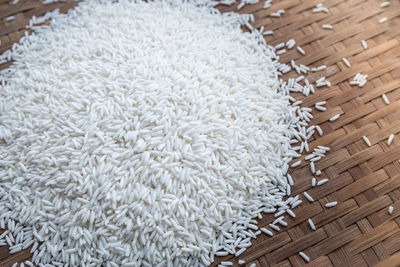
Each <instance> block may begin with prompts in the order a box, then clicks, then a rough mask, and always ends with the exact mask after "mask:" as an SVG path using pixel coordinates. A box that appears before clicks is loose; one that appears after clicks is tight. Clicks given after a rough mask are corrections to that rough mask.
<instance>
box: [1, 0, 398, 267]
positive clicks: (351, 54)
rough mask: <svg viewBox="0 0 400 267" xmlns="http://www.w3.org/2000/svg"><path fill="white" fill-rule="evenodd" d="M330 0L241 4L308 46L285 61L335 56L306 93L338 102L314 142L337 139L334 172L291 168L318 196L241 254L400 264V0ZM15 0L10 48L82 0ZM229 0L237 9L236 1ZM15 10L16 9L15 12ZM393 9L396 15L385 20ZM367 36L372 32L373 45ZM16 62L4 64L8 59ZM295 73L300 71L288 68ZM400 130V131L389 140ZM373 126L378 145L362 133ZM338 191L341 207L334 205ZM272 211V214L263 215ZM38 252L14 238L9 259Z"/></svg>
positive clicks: (266, 261) (5, 8)
mask: <svg viewBox="0 0 400 267" xmlns="http://www.w3.org/2000/svg"><path fill="white" fill-rule="evenodd" d="M321 1H322V0H282V1H278V0H274V1H273V5H272V7H271V8H269V9H263V8H262V6H263V2H264V1H263V0H261V1H260V2H261V3H259V4H256V5H246V6H245V7H244V8H243V9H242V10H240V12H241V13H253V14H254V16H255V18H256V21H255V23H254V24H253V25H254V26H255V27H257V28H258V27H261V26H265V29H266V30H273V31H274V35H273V36H266V41H267V42H268V43H269V44H271V45H277V44H279V43H281V42H285V41H287V40H289V39H290V38H294V39H295V40H296V42H297V45H301V47H302V48H303V49H304V50H305V51H306V55H305V56H302V55H301V54H300V53H299V52H297V51H296V50H295V49H292V50H289V52H287V53H286V54H284V55H282V57H281V61H282V62H284V63H287V64H290V60H291V59H295V60H296V63H297V64H304V65H307V66H310V67H317V66H320V65H327V66H328V68H327V69H326V70H325V71H322V72H317V73H308V75H307V76H308V78H309V80H310V81H311V80H312V81H314V80H316V79H318V78H319V77H321V76H327V79H328V80H329V81H330V82H331V83H332V87H330V88H326V87H323V88H322V89H320V88H318V89H317V92H316V94H312V95H310V96H309V97H306V98H304V99H303V101H304V103H303V106H309V107H312V106H313V104H314V103H315V102H318V101H323V100H326V101H327V102H328V103H327V107H328V111H326V112H318V113H314V114H315V117H314V119H313V121H312V122H311V124H319V125H320V126H321V127H322V129H323V131H324V135H323V137H321V138H318V139H317V140H314V141H313V142H311V145H310V149H312V148H314V147H316V146H317V145H329V146H330V147H331V151H330V152H329V153H328V156H327V157H326V158H325V159H324V160H322V161H320V162H319V163H318V164H317V166H316V167H317V169H321V170H322V171H323V174H322V176H321V177H326V178H328V179H329V180H330V181H329V182H328V183H326V184H324V185H322V186H320V187H318V188H311V182H310V181H311V177H312V175H311V172H310V170H309V167H308V166H305V165H301V166H299V167H297V168H296V169H294V170H291V173H292V176H293V177H294V180H295V186H294V188H293V189H292V194H299V193H301V192H303V191H304V190H307V191H308V192H309V193H310V194H311V195H312V196H313V197H314V199H315V200H316V201H315V202H313V203H309V202H308V201H307V200H305V199H303V205H301V206H300V207H299V208H297V209H296V210H295V213H296V214H297V217H296V218H295V219H291V218H288V219H287V222H288V223H289V225H288V226H287V227H284V228H283V229H282V231H281V232H279V233H275V235H274V236H273V237H272V238H269V237H267V236H265V235H263V234H262V235H259V236H258V238H257V239H256V240H253V241H252V243H253V246H252V247H250V248H249V249H247V250H246V251H245V252H244V253H243V254H242V255H240V257H239V258H240V259H243V260H245V261H246V265H247V266H249V265H250V264H251V263H255V264H256V266H257V267H259V266H302V265H305V261H304V260H303V259H302V258H301V257H300V256H299V255H298V252H299V251H303V252H305V253H306V254H307V255H308V256H309V257H310V259H311V262H310V263H309V266H332V265H335V266H337V265H341V266H373V265H376V264H380V265H381V266H400V254H399V253H398V254H396V253H397V252H398V251H399V250H400V227H399V225H400V217H399V215H400V190H399V188H400V164H399V159H400V135H399V134H398V133H399V132H400V109H399V107H400V1H398V0H391V1H390V2H391V5H390V6H389V7H386V8H381V7H380V6H379V5H380V3H381V2H382V1H378V0H349V1H345V0H329V1H324V6H326V7H328V8H329V13H328V14H325V13H312V9H313V7H314V6H315V5H316V4H318V3H319V2H321ZM10 2H11V0H0V41H1V44H0V53H2V52H4V51H5V50H7V49H9V48H11V46H12V44H13V43H15V42H17V41H18V40H19V38H21V37H22V36H23V34H24V31H25V30H26V29H25V25H26V24H27V23H28V21H29V19H30V18H31V17H32V16H33V15H36V16H41V15H44V13H46V12H47V11H49V10H52V9H54V8H56V7H59V8H60V11H62V12H65V11H66V10H68V9H69V8H71V7H73V6H74V5H76V3H74V2H73V1H72V0H67V1H66V3H55V4H50V5H45V6H44V5H42V4H41V3H40V1H38V0H25V1H24V0H20V3H18V4H17V5H11V4H10ZM219 8H220V9H221V10H222V11H231V10H236V5H234V6H231V7H224V6H222V7H219ZM279 9H285V14H283V15H282V17H281V18H273V17H270V16H269V14H270V13H272V12H275V11H277V10H279ZM11 15H13V16H15V19H14V20H12V21H10V22H5V21H4V18H5V17H7V16H11ZM383 17H387V22H384V23H379V20H380V19H381V18H383ZM322 24H332V25H333V26H334V29H333V30H325V29H322V28H321V25H322ZM361 40H366V41H367V43H368V47H369V48H368V49H367V50H364V49H363V47H362V45H361V42H360V41H361ZM343 57H346V58H347V59H348V60H349V61H350V62H351V68H347V67H346V66H345V65H344V63H343V62H342V61H341V59H342V58H343ZM8 65H9V63H6V64H3V65H0V69H3V68H6V67H7V66H8ZM358 72H362V73H363V74H368V82H367V84H366V85H365V86H364V87H362V88H358V87H356V86H350V85H349V79H351V78H352V77H353V76H354V75H355V74H356V73H358ZM291 76H295V75H294V74H289V75H286V76H285V77H284V78H289V77H291ZM383 93H385V94H386V95H387V96H388V98H389V99H390V104H389V105H386V104H385V103H384V102H383V100H382V98H381V95H382V94H383ZM296 98H298V99H301V98H302V97H301V96H297V97H296ZM337 113H340V114H342V115H341V117H340V119H339V120H337V121H335V122H329V121H328V119H329V118H330V117H332V116H333V115H335V114H337ZM392 133H393V134H396V137H395V138H394V141H393V143H392V144H391V145H390V146H388V145H387V138H388V136H389V135H390V134H392ZM364 135H365V136H367V137H368V138H369V140H370V141H371V143H372V146H371V147H368V146H367V145H366V144H365V142H364V141H363V140H362V136H364ZM335 200H337V201H338V205H337V206H336V207H334V208H330V209H326V208H325V207H324V204H325V203H327V202H330V201H335ZM390 205H392V206H393V207H394V212H393V214H392V215H389V214H388V211H387V210H388V207H389V206H390ZM308 218H312V220H313V221H314V223H315V225H316V226H317V230H316V231H312V230H311V229H310V227H309V226H308V224H307V221H306V220H307V219H308ZM272 220H273V218H272V215H265V216H264V217H263V218H262V219H261V220H260V223H259V225H260V226H265V225H267V224H268V223H270V222H271V221H272ZM29 258H30V254H29V251H23V252H20V253H18V254H15V255H9V254H8V248H6V247H0V266H5V267H7V266H11V265H12V263H14V262H16V261H23V260H26V259H29ZM221 260H231V261H233V262H234V264H235V265H237V260H238V258H235V257H232V256H227V257H224V258H218V259H217V262H218V261H221ZM213 265H216V263H214V264H213Z"/></svg>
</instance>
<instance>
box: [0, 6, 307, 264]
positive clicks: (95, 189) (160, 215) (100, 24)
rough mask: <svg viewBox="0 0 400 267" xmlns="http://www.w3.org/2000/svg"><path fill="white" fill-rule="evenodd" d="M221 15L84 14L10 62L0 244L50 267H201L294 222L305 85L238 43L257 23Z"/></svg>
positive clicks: (23, 46) (125, 10) (94, 10)
mask: <svg viewBox="0 0 400 267" xmlns="http://www.w3.org/2000/svg"><path fill="white" fill-rule="evenodd" d="M214 5H215V3H212V2H209V1H201V2H199V1H194V0H193V1H181V0H168V1H167V0H164V1H162V0H157V1H149V2H142V1H130V0H119V1H108V0H91V1H89V0H88V1H84V2H83V3H81V4H79V6H78V7H77V8H75V9H73V10H71V11H69V13H68V14H66V15H61V14H57V13H52V14H51V16H48V17H51V18H52V21H51V24H50V26H41V27H33V28H34V33H33V34H31V35H29V36H28V35H27V36H25V37H23V38H22V40H21V42H20V44H19V45H14V46H13V49H12V51H8V52H6V53H5V54H4V55H3V56H2V58H3V59H8V60H10V59H12V60H14V63H13V64H12V65H11V66H10V67H9V68H8V69H5V70H3V71H1V72H0V78H1V80H2V85H1V88H0V97H1V107H0V108H1V114H0V135H1V136H0V137H1V140H0V166H1V167H0V226H1V227H2V228H7V229H8V230H7V231H6V232H5V233H6V234H2V235H1V236H0V245H6V244H8V245H10V246H11V247H10V249H11V252H12V253H15V252H18V251H20V250H22V249H26V248H31V246H32V245H33V248H32V249H31V251H32V252H33V253H34V255H33V259H32V261H33V262H36V263H42V264H46V263H51V264H53V265H63V264H69V265H70V266H74V265H77V264H80V265H82V266H83V265H85V266H86V264H89V265H90V266H98V265H100V264H103V265H105V266H132V265H133V266H189V265H191V266H203V265H208V264H209V263H210V262H212V261H213V259H214V255H215V253H216V252H217V251H219V252H220V253H219V255H224V254H225V253H235V251H237V250H238V249H239V248H246V247H247V246H248V245H247V244H249V243H250V241H249V240H250V238H253V237H255V234H254V232H253V231H252V230H250V229H256V228H257V227H256V226H255V225H254V223H255V221H254V220H253V218H254V217H256V216H260V215H261V213H262V212H263V211H267V212H271V211H274V210H275V209H274V207H276V206H279V207H280V209H281V210H285V209H287V208H288V206H289V203H288V202H284V201H283V198H284V196H285V195H286V194H287V193H289V194H290V185H288V182H287V177H286V172H287V169H288V163H289V162H290V161H291V160H292V158H293V157H297V156H299V155H298V154H297V153H296V152H295V151H294V150H293V149H292V148H291V143H294V142H295V141H294V140H292V137H293V136H299V135H298V133H297V131H299V130H300V129H302V127H303V128H304V127H305V126H307V121H309V117H310V116H309V115H308V114H309V113H308V111H304V112H305V113H304V114H303V113H302V112H303V111H302V110H301V109H300V108H299V106H298V104H299V103H295V105H292V104H291V103H292V102H293V101H294V99H293V98H291V97H290V96H289V91H301V90H302V88H303V87H302V86H301V85H299V84H298V83H297V82H295V81H294V80H291V81H289V83H280V81H279V79H278V77H279V75H280V73H279V72H278V71H277V69H281V70H286V68H287V66H283V65H280V63H279V62H278V61H277V57H276V56H275V53H274V49H273V48H271V47H267V46H265V45H264V40H263V38H262V35H260V33H259V32H257V31H253V32H252V33H244V32H243V31H242V30H241V29H240V25H242V24H247V25H248V26H249V24H248V21H249V19H251V16H244V15H243V16H240V15H238V14H234V13H225V14H221V13H220V12H219V11H218V10H216V9H215V8H214V7H213V6H214ZM32 24H34V23H31V25H32ZM290 101H291V102H290ZM296 112H297V113H296ZM299 114H301V115H300V117H296V115H299ZM289 180H290V179H289ZM290 183H291V181H290ZM292 204H293V203H292ZM248 227H250V229H248Z"/></svg>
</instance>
